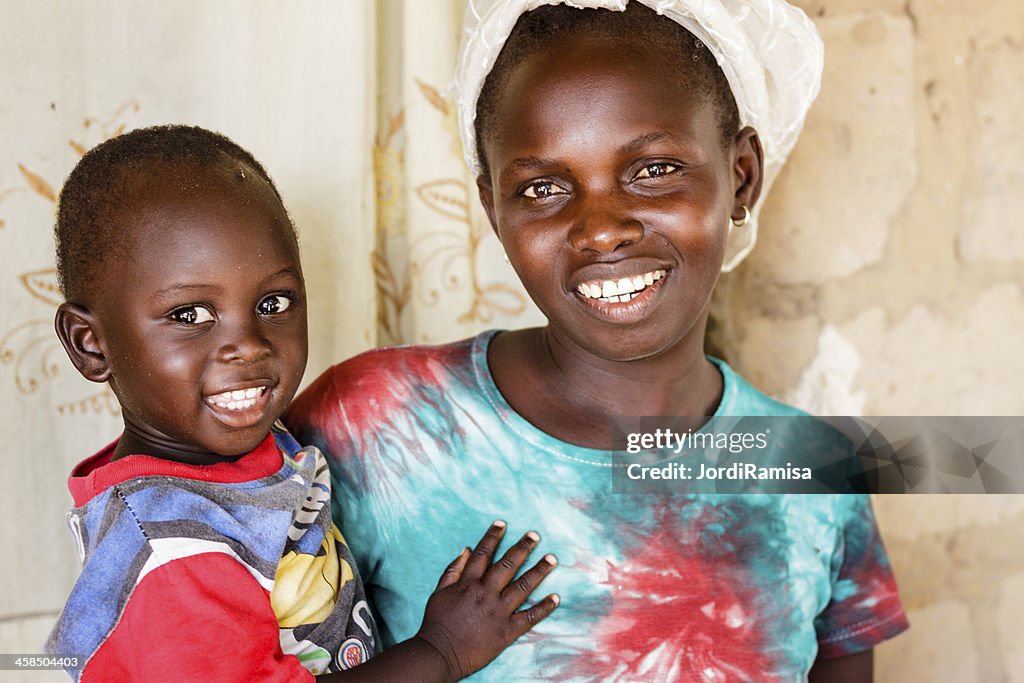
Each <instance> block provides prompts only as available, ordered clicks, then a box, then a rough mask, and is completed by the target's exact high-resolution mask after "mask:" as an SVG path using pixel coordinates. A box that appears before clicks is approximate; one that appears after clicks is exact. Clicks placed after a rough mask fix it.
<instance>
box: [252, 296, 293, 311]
mask: <svg viewBox="0 0 1024 683" xmlns="http://www.w3.org/2000/svg"><path fill="white" fill-rule="evenodd" d="M291 305H292V300H291V299H289V298H288V297H286V296H285V295H283V294H271V295H270V296H267V297H264V298H263V299H262V300H261V301H260V302H259V303H258V304H256V312H257V313H259V314H260V315H274V314H275V313H284V312H285V311H286V310H288V307H289V306H291Z"/></svg>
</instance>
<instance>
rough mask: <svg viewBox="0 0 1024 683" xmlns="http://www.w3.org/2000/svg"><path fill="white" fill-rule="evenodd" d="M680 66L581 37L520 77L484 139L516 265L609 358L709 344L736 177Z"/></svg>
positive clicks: (557, 319)
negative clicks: (689, 338)
mask: <svg viewBox="0 0 1024 683" xmlns="http://www.w3.org/2000/svg"><path fill="white" fill-rule="evenodd" d="M678 71H679V69H678V67H677V66H675V65H674V64H673V58H667V57H666V56H665V55H663V54H660V53H659V52H658V51H657V50H654V49H652V48H650V47H648V46H645V45H644V44H643V42H642V41H641V40H635V41H632V42H629V43H627V42H625V41H623V40H617V41H615V42H614V43H612V42H609V39H606V38H597V37H592V36H585V35H584V36H579V35H574V36H568V37H566V38H565V39H564V40H562V41H560V42H559V44H558V46H557V47H556V48H553V49H541V50H538V51H535V52H534V53H532V54H530V55H529V56H527V57H526V58H525V59H524V60H523V61H522V62H521V63H520V64H519V65H518V66H517V67H515V69H514V70H513V72H512V73H511V74H510V75H509V78H508V81H507V82H506V85H505V87H504V88H503V90H502V91H501V94H500V101H499V102H498V105H497V111H496V116H495V118H494V121H495V123H494V125H493V128H492V129H491V130H488V131H485V137H484V143H485V149H486V152H487V157H488V162H489V168H490V172H491V184H487V183H486V182H481V188H480V189H481V199H482V201H483V203H484V205H485V208H486V209H487V210H488V215H489V216H490V218H491V221H492V224H494V226H495V229H496V231H497V233H498V237H499V239H500V240H501V242H502V244H503V245H504V247H505V250H506V252H507V253H508V256H509V259H510V260H511V262H512V264H513V266H514V267H515V269H516V271H517V272H518V274H519V276H520V277H521V279H522V281H523V284H524V285H525V287H526V290H527V291H528V292H529V294H530V296H531V297H532V298H533V300H534V301H535V302H536V303H537V305H538V307H539V308H540V309H541V310H542V311H543V312H544V313H545V315H546V316H547V318H548V320H549V323H550V327H551V329H552V331H553V332H554V333H556V334H560V335H562V336H563V338H565V339H567V340H569V341H572V342H573V343H574V344H575V345H576V346H578V347H579V348H583V349H587V350H589V351H590V352H592V353H595V354H596V355H598V356H600V357H603V358H607V359H612V360H632V359H638V358H645V357H649V356H653V355H656V354H659V353H661V352H663V351H665V350H666V349H668V348H670V347H672V346H673V345H674V344H676V343H677V342H678V341H679V340H680V339H682V338H683V337H684V336H685V335H688V334H696V335H700V337H701V338H703V333H704V324H705V322H706V318H707V310H708V302H709V299H710V295H711V290H712V288H713V287H714V284H715V282H716V280H717V278H718V274H719V271H720V269H721V265H722V260H723V255H724V244H725V238H726V234H727V227H728V221H729V215H730V213H731V212H732V211H733V208H734V201H735V197H734V195H735V192H736V184H737V180H736V177H735V173H734V169H733V165H734V161H733V154H732V152H731V151H730V147H729V146H727V145H725V144H723V141H722V138H721V133H720V130H719V126H718V118H717V111H716V109H715V107H714V105H713V104H712V103H711V102H710V101H708V99H707V98H706V97H703V96H700V95H697V94H695V93H693V92H692V91H691V90H688V89H687V88H686V85H685V84H684V83H681V82H680V81H681V79H680V77H679V76H678ZM626 281H628V285H627V282H626ZM623 294H625V295H626V298H625V299H624V300H622V299H621V296H622V295H623ZM612 296H615V297H620V298H619V299H613V298H611V297H612Z"/></svg>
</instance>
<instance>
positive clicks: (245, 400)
mask: <svg viewBox="0 0 1024 683" xmlns="http://www.w3.org/2000/svg"><path fill="white" fill-rule="evenodd" d="M264 391H266V387H249V388H248V389H235V390H234V391H225V392H224V393H222V394H217V395H216V396H211V397H210V398H209V399H207V400H209V401H210V402H211V403H213V404H214V405H215V406H217V407H218V408H224V409H225V410H248V409H249V408H252V407H253V406H254V405H256V401H257V399H259V397H260V396H262V395H263V392H264Z"/></svg>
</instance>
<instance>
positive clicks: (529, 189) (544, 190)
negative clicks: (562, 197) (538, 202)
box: [523, 180, 567, 199]
mask: <svg viewBox="0 0 1024 683" xmlns="http://www.w3.org/2000/svg"><path fill="white" fill-rule="evenodd" d="M556 194H567V193H566V191H565V190H563V189H562V188H560V187H559V186H558V185H555V184H554V183H552V182H548V181H546V180H542V181H539V182H536V183H532V184H530V185H527V186H526V189H525V190H523V196H524V197H529V198H530V199H543V198H544V197H552V196H554V195H556Z"/></svg>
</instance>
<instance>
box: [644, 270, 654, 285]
mask: <svg viewBox="0 0 1024 683" xmlns="http://www.w3.org/2000/svg"><path fill="white" fill-rule="evenodd" d="M644 284H645V285H648V286H650V285H653V284H654V273H644Z"/></svg>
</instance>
